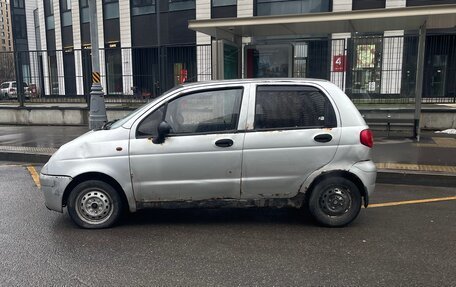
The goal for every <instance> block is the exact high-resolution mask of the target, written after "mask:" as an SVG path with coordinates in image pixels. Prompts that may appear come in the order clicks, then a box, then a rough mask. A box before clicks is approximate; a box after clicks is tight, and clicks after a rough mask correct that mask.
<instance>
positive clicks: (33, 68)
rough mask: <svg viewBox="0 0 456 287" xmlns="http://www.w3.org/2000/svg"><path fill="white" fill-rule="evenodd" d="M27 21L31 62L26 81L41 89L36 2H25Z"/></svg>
mask: <svg viewBox="0 0 456 287" xmlns="http://www.w3.org/2000/svg"><path fill="white" fill-rule="evenodd" d="M24 3H25V14H26V16H25V19H26V25H27V42H28V47H29V51H31V52H30V53H29V60H30V78H29V79H24V80H25V81H26V82H27V83H28V84H29V85H30V84H35V85H36V86H37V88H39V89H40V88H41V87H39V84H40V83H41V81H40V69H39V65H38V64H39V63H38V53H37V52H36V50H37V49H38V47H37V45H36V34H35V18H34V15H33V11H34V10H35V9H36V8H37V3H36V2H35V1H25V2H24Z"/></svg>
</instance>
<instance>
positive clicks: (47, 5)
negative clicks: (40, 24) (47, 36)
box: [44, 0, 54, 16]
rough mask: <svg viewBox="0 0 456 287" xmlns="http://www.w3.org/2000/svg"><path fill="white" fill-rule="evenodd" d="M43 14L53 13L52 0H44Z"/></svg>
mask: <svg viewBox="0 0 456 287" xmlns="http://www.w3.org/2000/svg"><path fill="white" fill-rule="evenodd" d="M44 15H45V16H50V15H54V1H53V0H44Z"/></svg>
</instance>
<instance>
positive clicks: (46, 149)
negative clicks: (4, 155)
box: [0, 146, 57, 155]
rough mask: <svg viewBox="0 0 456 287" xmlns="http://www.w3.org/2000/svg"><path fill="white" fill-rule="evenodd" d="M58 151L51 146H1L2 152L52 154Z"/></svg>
mask: <svg viewBox="0 0 456 287" xmlns="http://www.w3.org/2000/svg"><path fill="white" fill-rule="evenodd" d="M56 151H57V149H56V148H50V147H27V146H0V152H14V153H24V154H28V153H30V154H41V155H52V154H53V153H55V152H56Z"/></svg>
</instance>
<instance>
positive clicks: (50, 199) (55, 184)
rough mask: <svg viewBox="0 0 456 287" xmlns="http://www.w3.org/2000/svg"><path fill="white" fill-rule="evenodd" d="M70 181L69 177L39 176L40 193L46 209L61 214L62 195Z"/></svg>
mask: <svg viewBox="0 0 456 287" xmlns="http://www.w3.org/2000/svg"><path fill="white" fill-rule="evenodd" d="M71 180H72V178H71V177H69V176H57V175H47V174H40V182H41V191H42V192H43V195H44V203H45V205H46V207H47V208H48V209H50V210H54V211H58V212H63V193H64V191H65V189H66V187H67V186H68V184H69V183H70V182H71Z"/></svg>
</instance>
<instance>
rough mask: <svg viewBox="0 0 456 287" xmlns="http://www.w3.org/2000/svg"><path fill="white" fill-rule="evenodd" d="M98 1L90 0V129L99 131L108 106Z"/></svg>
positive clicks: (104, 119) (105, 119)
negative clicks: (101, 61)
mask: <svg viewBox="0 0 456 287" xmlns="http://www.w3.org/2000/svg"><path fill="white" fill-rule="evenodd" d="M96 1H97V0H89V10H90V41H91V42H92V88H91V90H90V111H89V128H90V129H98V128H100V127H101V126H102V125H103V124H104V123H105V122H106V121H107V117H106V106H105V101H104V93H103V87H102V86H101V77H100V56H99V46H98V23H97V3H96Z"/></svg>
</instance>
